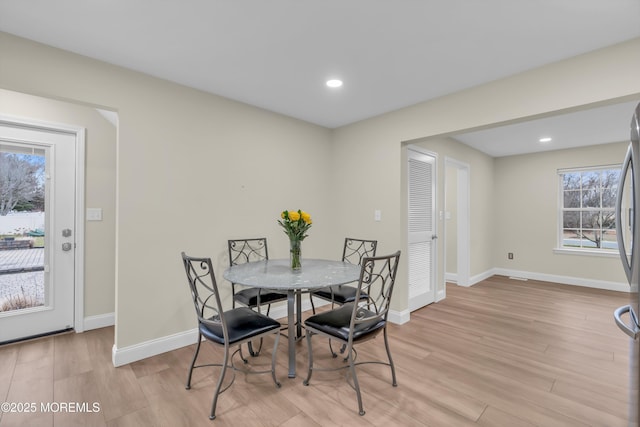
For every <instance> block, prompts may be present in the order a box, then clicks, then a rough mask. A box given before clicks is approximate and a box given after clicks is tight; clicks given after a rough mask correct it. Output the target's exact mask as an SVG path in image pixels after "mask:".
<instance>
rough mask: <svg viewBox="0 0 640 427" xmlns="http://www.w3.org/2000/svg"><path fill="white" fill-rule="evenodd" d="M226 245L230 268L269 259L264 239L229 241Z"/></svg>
mask: <svg viewBox="0 0 640 427" xmlns="http://www.w3.org/2000/svg"><path fill="white" fill-rule="evenodd" d="M228 245H229V265H230V266H233V265H238V264H244V263H247V262H253V261H263V260H265V259H269V251H268V250H267V239H266V238H265V237H259V238H255V239H236V240H229V241H228Z"/></svg>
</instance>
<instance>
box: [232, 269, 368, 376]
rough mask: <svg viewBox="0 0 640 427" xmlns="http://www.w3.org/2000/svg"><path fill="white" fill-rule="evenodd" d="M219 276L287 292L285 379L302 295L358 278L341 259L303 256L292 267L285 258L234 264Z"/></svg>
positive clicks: (298, 330) (292, 368)
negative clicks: (295, 266) (298, 266)
mask: <svg viewBox="0 0 640 427" xmlns="http://www.w3.org/2000/svg"><path fill="white" fill-rule="evenodd" d="M223 277H224V278H225V279H226V280H228V281H229V282H232V283H237V284H240V285H245V286H251V287H255V288H263V289H269V290H280V291H283V292H286V293H287V333H288V336H287V341H288V345H289V378H295V376H296V352H295V344H296V341H297V340H298V339H299V338H301V337H302V298H301V296H302V294H303V293H305V292H310V291H313V290H314V289H319V288H323V287H325V286H336V285H344V284H346V283H351V282H355V281H357V280H358V279H359V278H360V266H359V265H354V264H350V263H348V262H343V261H333V260H326V259H303V260H302V268H301V269H300V270H292V269H291V265H290V262H289V259H269V260H264V261H257V262H248V263H245V264H239V265H234V266H232V267H229V268H228V269H226V270H225V271H224V273H223ZM294 313H295V315H294ZM294 317H295V321H294Z"/></svg>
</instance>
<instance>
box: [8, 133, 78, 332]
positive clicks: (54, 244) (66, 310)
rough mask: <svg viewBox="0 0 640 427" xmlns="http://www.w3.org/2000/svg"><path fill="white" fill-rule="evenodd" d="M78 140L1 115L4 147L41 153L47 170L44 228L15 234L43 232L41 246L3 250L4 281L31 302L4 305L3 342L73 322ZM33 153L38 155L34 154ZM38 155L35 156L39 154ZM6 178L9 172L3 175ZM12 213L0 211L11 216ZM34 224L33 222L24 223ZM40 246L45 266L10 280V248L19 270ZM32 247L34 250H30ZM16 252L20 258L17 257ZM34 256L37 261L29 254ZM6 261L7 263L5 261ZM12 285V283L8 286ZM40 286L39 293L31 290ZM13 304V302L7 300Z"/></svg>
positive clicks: (10, 150)
mask: <svg viewBox="0 0 640 427" xmlns="http://www.w3.org/2000/svg"><path fill="white" fill-rule="evenodd" d="M76 144H77V135H76V134H75V133H70V132H64V131H58V130H53V129H47V128H39V127H32V126H26V125H25V126H23V125H20V124H18V123H16V122H9V121H3V120H0V152H4V153H13V154H16V153H17V154H21V155H23V156H24V155H28V156H29V158H31V159H37V157H38V156H42V161H43V163H44V173H43V174H42V175H41V179H42V180H43V182H42V184H43V186H44V203H43V205H44V215H43V221H44V223H43V224H42V229H40V228H39V227H38V228H37V229H30V230H27V229H20V230H17V232H16V234H17V236H18V237H16V239H20V240H23V239H24V238H25V237H27V238H28V237H30V236H32V237H34V240H35V237H42V239H41V241H42V242H43V246H42V247H33V248H24V247H22V248H19V249H15V250H13V249H7V248H4V250H0V270H1V269H2V268H5V271H4V272H2V273H4V274H0V287H2V289H3V290H4V299H3V301H0V303H3V302H4V307H5V308H7V306H8V305H7V301H8V298H7V295H9V296H10V297H11V296H12V295H13V296H15V298H14V297H11V298H14V299H12V300H11V301H13V302H14V303H15V302H16V301H19V300H20V299H21V298H22V299H24V300H27V301H29V300H30V303H28V304H24V305H21V304H14V305H13V307H14V308H12V309H9V310H3V311H0V343H2V342H7V341H14V340H19V339H23V338H27V337H32V336H37V335H42V334H47V333H50V332H55V331H59V330H65V329H70V328H72V327H73V326H74V314H75V313H74V290H75V251H76V241H75V238H76V232H75V231H76V230H75V224H76V218H75V216H76V207H75V204H76V158H75V157H76V152H77V150H76ZM34 156H35V157H34ZM36 161H37V160H36ZM6 179H7V178H6V177H5V180H6ZM7 218H8V215H7V216H4V217H1V216H0V223H1V222H2V221H3V219H4V220H5V221H6V220H8V219H7ZM25 228H33V227H25ZM37 250H40V251H41V252H40V256H41V260H39V261H36V263H37V262H39V263H41V264H42V265H41V268H40V269H37V268H35V267H37V265H35V266H34V265H33V264H31V267H30V270H31V271H30V273H33V274H30V275H29V277H26V278H21V277H18V276H20V273H16V274H15V275H14V276H13V277H12V279H13V280H9V275H8V274H7V273H6V266H7V257H8V253H9V252H12V253H13V254H12V255H14V258H13V261H12V262H13V263H14V264H13V267H14V268H13V269H14V271H20V268H21V267H20V266H21V265H26V264H24V262H25V258H29V259H31V258H33V257H32V256H31V254H32V253H33V254H35V253H36V251H37ZM32 251H33V252H32ZM16 257H17V258H16ZM31 262H32V263H33V262H34V261H33V260H32V259H31ZM2 265H4V267H2ZM8 288H12V289H11V290H10V291H7V289H8ZM32 289H36V290H37V291H36V293H39V294H40V296H34V297H30V296H29V290H32ZM9 308H11V305H9Z"/></svg>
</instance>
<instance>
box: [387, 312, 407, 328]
mask: <svg viewBox="0 0 640 427" xmlns="http://www.w3.org/2000/svg"><path fill="white" fill-rule="evenodd" d="M410 316H411V312H410V311H409V309H407V310H402V311H395V310H389V322H391V323H395V324H396V325H404V324H405V323H407V322H408V321H409V320H411V319H410Z"/></svg>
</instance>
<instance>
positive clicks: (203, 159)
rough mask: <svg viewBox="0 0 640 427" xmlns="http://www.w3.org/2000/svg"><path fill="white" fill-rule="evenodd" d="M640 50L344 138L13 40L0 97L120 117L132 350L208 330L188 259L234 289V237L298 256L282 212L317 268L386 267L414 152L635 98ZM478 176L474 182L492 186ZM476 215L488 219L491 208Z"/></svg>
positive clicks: (120, 252) (378, 123)
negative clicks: (230, 278) (362, 261)
mask: <svg viewBox="0 0 640 427" xmlns="http://www.w3.org/2000/svg"><path fill="white" fill-rule="evenodd" d="M638 49H640V39H636V40H633V41H631V42H628V43H623V44H621V45H618V46H614V47H611V48H608V49H606V50H603V51H598V52H594V53H592V54H588V55H583V56H581V57H577V58H573V59H571V60H567V61H562V62H560V63H557V64H552V65H549V66H547V67H543V68H541V69H537V70H533V71H530V72H527V73H523V74H520V75H517V76H514V77H511V78H508V79H503V80H500V81H496V82H493V83H490V84H487V85H483V86H480V87H477V88H472V89H469V90H466V91H463V92H460V93H457V94H453V95H449V96H446V97H443V98H440V99H436V100H433V101H429V102H426V103H422V104H419V105H416V106H413V107H410V108H405V109H403V110H399V111H396V112H393V113H389V114H385V115H384V116H380V117H376V118H373V119H370V120H366V121H362V122H360V123H356V124H353V125H350V126H345V127H343V128H340V129H336V130H334V131H330V130H328V129H324V128H321V127H318V126H314V125H310V124H308V123H304V122H301V121H298V120H294V119H290V118H286V117H283V116H280V115H277V114H274V113H270V112H267V111H264V110H261V109H258V108H255V107H251V106H247V105H244V104H241V103H237V102H233V101H230V100H227V99H224V98H221V97H217V96H214V95H209V94H205V93H202V92H199V91H196V90H192V89H188V88H185V87H182V86H179V85H176V84H172V83H168V82H166V81H162V80H159V79H155V78H152V77H149V76H145V75H142V74H139V73H135V72H132V71H127V70H124V69H121V68H118V67H115V66H111V65H108V64H105V63H101V62H98V61H94V60H91V59H88V58H85V57H81V56H78V55H74V54H71V53H68V52H64V51H60V50H57V49H54V48H51V47H47V46H43V45H40V44H36V43H32V42H29V41H26V40H24V39H20V38H17V37H14V36H11V35H7V34H3V33H0V54H1V57H2V63H1V66H0V87H1V88H5V89H10V90H14V91H20V92H24V93H28V94H33V95H40V96H45V97H50V98H54V99H59V100H72V101H74V102H77V103H81V104H88V105H91V106H104V107H107V108H110V109H113V110H115V111H117V112H118V114H119V119H120V121H119V130H118V146H117V147H118V148H117V196H116V216H117V218H116V224H117V231H116V236H117V241H116V289H117V295H116V322H117V325H116V346H117V347H119V348H122V347H126V346H133V345H135V344H139V343H143V342H145V341H148V340H152V339H156V338H160V337H165V336H168V335H170V334H173V333H177V332H182V331H185V330H187V329H189V328H192V327H193V326H194V324H195V323H194V319H193V313H192V312H191V310H192V308H191V306H190V302H189V297H188V295H187V293H186V290H185V286H186V285H185V284H184V277H183V274H184V273H183V272H182V271H181V265H180V262H179V252H180V251H181V250H187V251H190V252H192V253H194V254H207V255H210V256H212V257H214V258H215V261H216V270H217V273H218V274H217V275H218V277H219V279H220V280H221V281H222V279H221V273H222V270H223V269H224V267H225V265H226V261H225V259H224V242H225V240H226V239H227V238H231V237H239V236H247V235H258V234H259V235H266V237H268V238H269V241H270V252H271V253H272V255H273V256H274V257H278V256H280V257H283V256H286V249H287V246H286V244H287V243H286V239H285V238H284V236H283V234H282V232H281V231H280V230H279V229H278V228H277V225H276V222H275V220H276V217H277V215H278V214H279V212H280V211H281V210H282V209H297V208H303V209H305V210H307V211H309V212H310V213H311V214H312V215H313V217H314V227H313V228H312V230H311V235H310V237H309V238H308V240H307V241H305V246H304V248H303V250H304V251H305V254H307V255H309V256H323V257H333V258H337V257H338V256H339V254H337V252H338V251H337V250H336V247H340V245H341V244H342V239H343V238H344V236H345V235H347V234H348V235H352V236H354V237H358V236H363V237H373V238H377V239H378V240H380V249H379V251H380V253H381V254H382V253H386V252H391V251H394V250H396V249H399V248H400V249H405V248H406V237H405V234H406V233H405V228H404V225H405V220H404V217H405V216H406V207H405V206H404V205H403V204H402V203H401V200H402V192H403V190H404V188H403V185H404V184H403V179H402V174H401V168H402V143H403V142H406V141H413V140H422V139H425V138H430V137H433V136H439V135H443V134H447V133H452V132H456V131H459V130H464V129H472V128H478V127H483V126H489V125H492V124H495V123H505V122H510V121H514V120H520V119H523V118H526V117H531V116H537V115H544V114H547V113H548V112H554V111H558V110H566V109H572V108H575V107H578V106H582V105H587V104H597V103H600V102H608V101H612V100H616V99H623V98H625V97H629V96H637V95H638V94H640V79H638V78H637V76H638V75H640V57H639V56H638V55H637V54H636V53H637V52H638ZM488 100H490V103H489V102H488ZM460 160H461V161H465V159H460ZM478 169H480V168H478ZM471 173H472V181H475V180H476V179H478V180H479V182H483V183H485V182H490V181H491V179H492V176H491V174H490V173H489V172H483V171H481V170H478V171H476V170H475V169H473V168H472V169H471ZM476 174H478V175H476ZM484 185H485V184H483V186H484ZM487 187H489V185H488V184H487ZM473 191H474V189H473V188H472V192H473ZM486 191H487V193H484V191H479V192H477V193H474V194H473V196H472V197H473V198H474V200H472V205H473V204H478V205H479V204H481V203H483V200H484V198H485V197H486V194H493V193H492V191H493V190H492V189H490V188H487V189H486ZM491 200H493V198H491ZM484 202H486V200H484ZM375 209H380V210H381V211H382V221H380V222H375V221H374V220H373V212H374V210H375ZM478 209H479V210H480V212H479V216H480V218H481V219H480V220H481V221H487V220H486V217H487V216H490V212H491V211H490V209H491V205H490V204H489V203H485V204H484V205H483V206H482V207H479V208H478ZM480 228H482V229H479V230H474V231H473V233H476V234H474V235H473V236H474V237H472V239H473V241H472V242H471V244H472V254H471V263H472V272H471V273H472V274H477V273H478V272H481V271H483V270H485V269H486V268H488V267H490V266H491V263H492V262H493V261H494V260H493V258H492V256H493V255H492V254H491V252H490V251H487V250H486V246H485V245H484V243H483V242H485V241H486V237H487V236H488V235H489V233H490V232H491V228H490V227H480ZM403 261H404V262H405V263H406V257H403ZM441 270H443V269H441ZM406 297H407V291H406V264H403V266H401V270H400V272H399V275H398V288H397V294H396V297H395V298H394V301H393V305H394V308H395V309H397V310H404V309H406V307H407V301H406ZM149 318H153V319H154V321H153V322H145V321H141V319H149Z"/></svg>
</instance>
